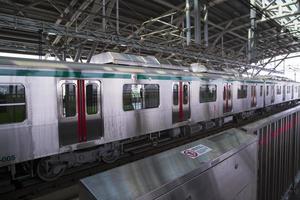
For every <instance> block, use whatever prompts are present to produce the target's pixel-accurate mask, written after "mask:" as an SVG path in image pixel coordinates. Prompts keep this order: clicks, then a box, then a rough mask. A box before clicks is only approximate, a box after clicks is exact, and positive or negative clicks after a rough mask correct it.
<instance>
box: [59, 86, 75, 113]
mask: <svg viewBox="0 0 300 200" xmlns="http://www.w3.org/2000/svg"><path fill="white" fill-rule="evenodd" d="M62 101H63V113H62V115H63V116H64V117H74V116H75V115H76V86H75V84H73V83H65V84H63V85H62Z"/></svg>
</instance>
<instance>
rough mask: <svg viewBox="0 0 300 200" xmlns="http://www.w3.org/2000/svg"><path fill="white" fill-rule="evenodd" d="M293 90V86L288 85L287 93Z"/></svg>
mask: <svg viewBox="0 0 300 200" xmlns="http://www.w3.org/2000/svg"><path fill="white" fill-rule="evenodd" d="M290 92H291V86H287V94H289V93H290Z"/></svg>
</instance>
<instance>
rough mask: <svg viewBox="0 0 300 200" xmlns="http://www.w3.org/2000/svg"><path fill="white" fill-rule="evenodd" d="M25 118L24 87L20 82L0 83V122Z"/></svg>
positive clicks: (7, 122) (19, 120) (11, 121)
mask: <svg viewBox="0 0 300 200" xmlns="http://www.w3.org/2000/svg"><path fill="white" fill-rule="evenodd" d="M25 119H26V102H25V87H24V86H23V85H21V84H0V124H9V123H17V122H22V121H24V120H25Z"/></svg>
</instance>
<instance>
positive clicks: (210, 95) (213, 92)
mask: <svg viewBox="0 0 300 200" xmlns="http://www.w3.org/2000/svg"><path fill="white" fill-rule="evenodd" d="M216 99H217V86H216V85H201V86H200V103H206V102H214V101H216Z"/></svg>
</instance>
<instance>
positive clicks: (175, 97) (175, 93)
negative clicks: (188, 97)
mask: <svg viewBox="0 0 300 200" xmlns="http://www.w3.org/2000/svg"><path fill="white" fill-rule="evenodd" d="M173 105H174V106H177V105H178V84H174V85H173Z"/></svg>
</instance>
